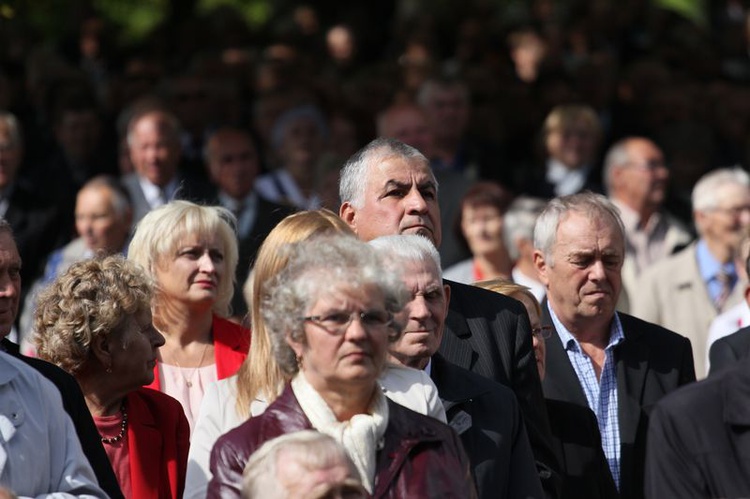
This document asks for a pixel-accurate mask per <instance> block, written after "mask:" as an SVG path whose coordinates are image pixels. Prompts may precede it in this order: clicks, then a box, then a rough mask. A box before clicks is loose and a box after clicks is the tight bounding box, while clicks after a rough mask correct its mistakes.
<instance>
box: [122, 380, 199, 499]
mask: <svg viewBox="0 0 750 499" xmlns="http://www.w3.org/2000/svg"><path fill="white" fill-rule="evenodd" d="M127 411H128V416H129V418H128V457H129V459H130V485H131V487H132V489H133V497H134V498H135V497H158V498H160V499H178V498H181V497H182V492H183V489H184V488H185V472H186V471H187V456H188V449H189V447H190V426H189V425H188V422H187V419H186V418H185V412H184V411H183V409H182V406H181V405H180V403H179V402H178V401H176V400H175V399H173V398H172V397H170V396H169V395H165V394H163V393H160V392H157V391H155V390H151V389H148V388H139V389H138V390H134V391H132V392H130V393H129V394H128V395H127Z"/></svg>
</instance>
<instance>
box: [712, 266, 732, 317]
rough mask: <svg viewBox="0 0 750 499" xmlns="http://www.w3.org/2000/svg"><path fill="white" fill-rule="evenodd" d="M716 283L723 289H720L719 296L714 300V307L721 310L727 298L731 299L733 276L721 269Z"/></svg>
mask: <svg viewBox="0 0 750 499" xmlns="http://www.w3.org/2000/svg"><path fill="white" fill-rule="evenodd" d="M716 281H717V282H718V283H719V285H720V286H721V287H720V288H719V294H717V295H716V298H714V306H715V307H716V310H721V309H722V308H723V307H724V304H725V303H726V301H727V298H729V293H731V291H732V275H731V274H730V273H729V272H727V271H726V270H725V269H724V268H721V269H720V270H719V272H718V273H717V274H716Z"/></svg>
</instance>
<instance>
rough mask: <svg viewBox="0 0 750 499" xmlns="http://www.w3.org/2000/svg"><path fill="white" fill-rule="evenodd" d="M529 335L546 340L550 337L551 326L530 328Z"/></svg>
mask: <svg viewBox="0 0 750 499" xmlns="http://www.w3.org/2000/svg"><path fill="white" fill-rule="evenodd" d="M531 334H533V335H534V336H536V337H537V338H539V339H542V340H547V339H549V338H550V336H552V326H540V327H533V328H531Z"/></svg>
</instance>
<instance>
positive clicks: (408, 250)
mask: <svg viewBox="0 0 750 499" xmlns="http://www.w3.org/2000/svg"><path fill="white" fill-rule="evenodd" d="M369 244H370V245H371V246H373V247H374V248H375V249H376V250H377V251H378V253H379V254H380V255H381V256H382V257H383V263H384V265H385V266H386V267H387V268H390V269H392V270H396V271H399V270H400V269H401V268H402V267H403V265H404V264H411V263H425V262H432V263H434V264H435V268H436V269H437V272H438V275H442V273H443V270H442V268H441V266H440V254H439V253H438V250H437V249H435V245H434V244H432V242H431V241H430V240H429V239H427V238H426V237H423V236H419V235H415V234H401V235H393V236H382V237H377V238H375V239H373V240H371V241H370V242H369ZM399 273H400V272H399Z"/></svg>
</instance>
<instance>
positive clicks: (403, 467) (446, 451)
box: [206, 385, 476, 499]
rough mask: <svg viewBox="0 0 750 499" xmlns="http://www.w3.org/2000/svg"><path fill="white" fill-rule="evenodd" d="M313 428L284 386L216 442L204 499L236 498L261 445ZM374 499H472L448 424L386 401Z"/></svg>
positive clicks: (463, 456)
mask: <svg viewBox="0 0 750 499" xmlns="http://www.w3.org/2000/svg"><path fill="white" fill-rule="evenodd" d="M308 429H312V424H311V423H310V420H309V419H307V416H305V413H304V412H302V408H301V407H300V405H299V402H297V398H296V397H295V396H294V392H292V389H291V387H290V386H289V385H287V387H286V389H285V390H284V392H283V393H282V394H281V396H280V397H279V398H278V399H276V401H274V403H272V404H271V405H270V406H269V407H268V409H266V411H265V412H264V413H263V414H261V415H259V416H257V417H254V418H250V419H249V420H247V421H246V422H245V423H243V424H241V425H240V426H238V427H237V428H235V429H233V430H231V431H230V432H228V433H226V434H224V435H223V436H222V437H220V438H219V440H217V442H216V444H215V445H214V448H213V450H212V451H211V473H212V475H213V478H212V479H211V482H210V483H209V484H208V495H207V496H206V497H207V498H208V499H232V498H236V499H239V497H240V490H239V487H240V484H241V483H242V471H243V470H244V468H245V463H246V462H247V460H248V458H249V457H250V455H251V454H252V453H253V452H255V451H256V450H257V449H258V448H259V447H260V446H261V445H263V443H264V442H266V441H267V440H271V439H272V438H274V437H278V436H279V435H283V434H285V433H292V432H295V431H299V430H308ZM376 459H377V464H376V469H375V491H374V494H373V496H372V497H373V498H404V499H406V498H414V497H453V498H475V497H476V492H475V490H474V483H473V481H472V479H471V474H470V472H469V460H468V458H467V457H466V454H465V453H464V450H463V447H462V446H461V441H460V440H459V439H458V436H457V435H456V433H455V432H454V431H453V430H452V429H451V428H450V427H448V426H447V425H445V424H443V423H441V422H440V421H438V420H436V419H432V418H429V417H427V416H423V415H421V414H417V413H416V412H413V411H411V410H409V409H407V408H405V407H402V406H400V405H398V404H396V403H395V402H392V401H391V400H388V427H387V428H386V430H385V437H384V445H383V448H382V449H381V450H379V451H378V454H377V457H376Z"/></svg>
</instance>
